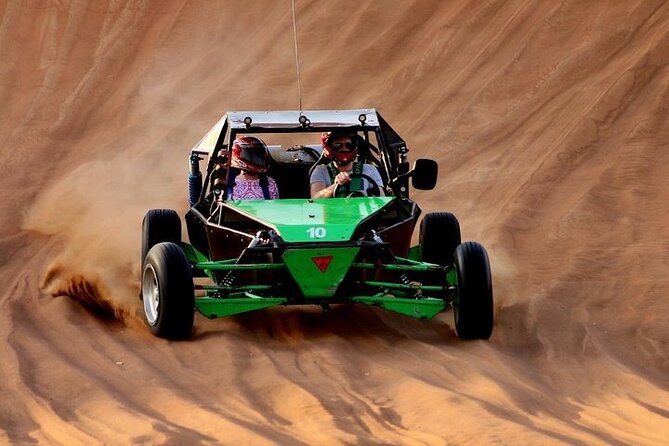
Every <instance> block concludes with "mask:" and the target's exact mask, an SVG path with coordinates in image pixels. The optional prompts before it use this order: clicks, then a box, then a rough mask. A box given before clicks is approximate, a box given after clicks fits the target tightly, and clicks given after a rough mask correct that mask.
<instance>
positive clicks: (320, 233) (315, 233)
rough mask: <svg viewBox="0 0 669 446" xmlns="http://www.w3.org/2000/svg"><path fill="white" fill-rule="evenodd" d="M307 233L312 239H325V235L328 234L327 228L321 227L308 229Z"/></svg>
mask: <svg viewBox="0 0 669 446" xmlns="http://www.w3.org/2000/svg"><path fill="white" fill-rule="evenodd" d="M307 233H308V234H309V237H310V238H323V237H325V234H327V232H326V231H325V228H321V227H314V228H309V229H307Z"/></svg>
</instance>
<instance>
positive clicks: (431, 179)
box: [410, 158, 439, 190]
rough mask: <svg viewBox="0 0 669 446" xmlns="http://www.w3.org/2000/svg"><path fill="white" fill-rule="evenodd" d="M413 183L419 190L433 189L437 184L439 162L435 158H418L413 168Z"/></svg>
mask: <svg viewBox="0 0 669 446" xmlns="http://www.w3.org/2000/svg"><path fill="white" fill-rule="evenodd" d="M410 172H411V185H412V186H413V187H414V188H415V189H419V190H432V189H434V186H436V185H437V176H438V175H439V164H437V162H436V161H435V160H431V159H427V158H418V159H417V160H416V161H414V163H413V169H411V171H410Z"/></svg>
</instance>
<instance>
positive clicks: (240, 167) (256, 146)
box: [227, 136, 279, 200]
mask: <svg viewBox="0 0 669 446" xmlns="http://www.w3.org/2000/svg"><path fill="white" fill-rule="evenodd" d="M270 161H271V158H270V155H269V151H268V150H267V145H265V143H264V142H263V141H262V140H261V139H260V138H256V137H255V136H238V137H237V138H236V139H235V140H234V141H233V143H232V158H231V160H230V166H231V167H232V169H231V172H230V177H229V178H228V189H227V192H228V193H227V199H228V200H262V199H274V198H279V188H278V187H277V185H276V181H275V180H274V178H272V177H270V176H269V175H267V171H268V170H269V166H270Z"/></svg>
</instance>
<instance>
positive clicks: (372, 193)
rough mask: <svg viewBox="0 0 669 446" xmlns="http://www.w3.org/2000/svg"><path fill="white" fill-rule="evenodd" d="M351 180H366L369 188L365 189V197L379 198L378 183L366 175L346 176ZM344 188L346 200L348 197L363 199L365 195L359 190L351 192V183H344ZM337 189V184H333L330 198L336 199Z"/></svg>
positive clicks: (353, 174)
mask: <svg viewBox="0 0 669 446" xmlns="http://www.w3.org/2000/svg"><path fill="white" fill-rule="evenodd" d="M348 177H349V178H350V179H351V180H352V179H353V178H362V179H363V180H367V182H368V183H369V184H370V187H369V188H367V191H366V192H367V196H368V197H380V196H381V188H380V187H379V185H378V183H377V182H376V181H374V178H372V177H370V176H369V175H367V174H366V173H352V174H350V175H349V176H348ZM344 187H345V188H346V192H347V195H346V197H347V198H350V197H364V196H365V193H364V192H363V191H361V190H354V191H352V192H351V182H350V181H349V182H348V183H346V185H345V186H344ZM338 188H339V183H335V187H334V189H333V190H332V196H333V197H336V196H337V189H338Z"/></svg>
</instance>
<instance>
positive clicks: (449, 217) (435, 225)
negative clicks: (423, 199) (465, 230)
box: [419, 212, 462, 265]
mask: <svg viewBox="0 0 669 446" xmlns="http://www.w3.org/2000/svg"><path fill="white" fill-rule="evenodd" d="M461 242H462V239H461V237H460V223H459V222H458V219H457V218H455V215H453V214H451V213H450V212H430V213H429V214H427V215H425V217H424V218H423V221H422V222H421V224H420V235H419V243H420V249H421V259H422V260H423V261H424V262H428V263H436V264H438V265H451V264H452V263H453V253H454V252H455V248H457V247H458V245H459V244H460V243H461Z"/></svg>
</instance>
